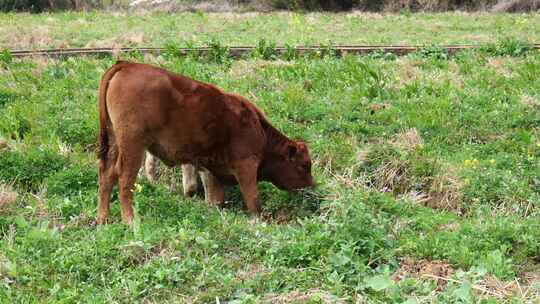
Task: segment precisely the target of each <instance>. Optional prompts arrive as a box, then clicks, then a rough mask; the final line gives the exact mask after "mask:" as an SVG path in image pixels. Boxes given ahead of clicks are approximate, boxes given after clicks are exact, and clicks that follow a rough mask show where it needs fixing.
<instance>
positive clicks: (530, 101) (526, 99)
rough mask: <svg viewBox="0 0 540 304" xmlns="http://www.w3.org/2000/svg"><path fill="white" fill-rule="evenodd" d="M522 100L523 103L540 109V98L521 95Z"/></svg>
mask: <svg viewBox="0 0 540 304" xmlns="http://www.w3.org/2000/svg"><path fill="white" fill-rule="evenodd" d="M520 102H521V104H522V105H524V106H526V107H529V108H533V109H539V110H540V100H538V99H537V98H534V97H532V96H529V95H521V98H520Z"/></svg>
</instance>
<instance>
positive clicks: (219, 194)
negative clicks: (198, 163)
mask: <svg viewBox="0 0 540 304" xmlns="http://www.w3.org/2000/svg"><path fill="white" fill-rule="evenodd" d="M200 174H201V180H202V183H203V187H204V199H205V200H206V201H207V202H209V203H211V204H215V205H218V206H221V205H223V203H225V189H224V188H223V185H222V184H221V182H220V181H219V180H218V179H217V178H216V177H215V176H214V175H213V174H212V173H210V171H208V170H206V169H202V170H201V171H200Z"/></svg>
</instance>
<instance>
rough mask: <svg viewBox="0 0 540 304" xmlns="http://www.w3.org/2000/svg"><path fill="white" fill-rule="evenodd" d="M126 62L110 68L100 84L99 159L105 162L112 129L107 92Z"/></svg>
mask: <svg viewBox="0 0 540 304" xmlns="http://www.w3.org/2000/svg"><path fill="white" fill-rule="evenodd" d="M125 63H126V62H124V61H118V62H116V64H115V65H113V66H112V67H110V68H109V69H108V70H107V71H106V72H105V74H103V77H101V82H100V84H99V95H98V108H99V150H98V158H99V159H100V160H101V161H102V162H103V163H106V162H107V154H108V153H109V145H110V142H109V130H108V129H109V128H110V127H111V123H110V119H109V112H108V111H107V90H108V89H109V82H110V81H111V79H112V78H113V77H114V75H115V74H116V73H117V72H118V71H120V70H121V69H122V67H123V66H124V64H125Z"/></svg>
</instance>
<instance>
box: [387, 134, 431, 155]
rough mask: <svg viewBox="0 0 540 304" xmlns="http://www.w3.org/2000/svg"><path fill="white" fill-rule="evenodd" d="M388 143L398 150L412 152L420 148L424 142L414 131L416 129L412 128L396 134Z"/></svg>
mask: <svg viewBox="0 0 540 304" xmlns="http://www.w3.org/2000/svg"><path fill="white" fill-rule="evenodd" d="M390 143H391V144H392V145H393V146H394V147H396V148H398V149H401V150H405V151H412V150H414V149H417V148H421V147H422V145H423V144H424V141H423V140H422V137H421V136H420V134H419V133H418V130H416V128H412V129H409V130H407V131H404V132H401V133H398V134H396V136H394V139H393V140H392V141H391V142H390Z"/></svg>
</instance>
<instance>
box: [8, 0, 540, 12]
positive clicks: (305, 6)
mask: <svg viewBox="0 0 540 304" xmlns="http://www.w3.org/2000/svg"><path fill="white" fill-rule="evenodd" d="M201 4H202V5H201ZM136 7H144V8H152V7H153V8H156V7H157V8H161V9H167V10H189V9H202V10H230V9H243V10H246V9H247V10H252V9H255V10H268V9H286V10H334V11H340V10H351V9H359V10H366V11H399V10H411V11H446V10H456V9H459V10H487V9H490V10H495V11H512V12H516V11H534V10H538V9H540V1H539V0H399V1H396V0H3V1H2V2H1V3H0V11H12V10H15V11H31V12H42V11H54V10H66V9H77V10H81V9H86V10H88V9H96V8H99V9H103V8H112V9H120V8H136Z"/></svg>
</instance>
